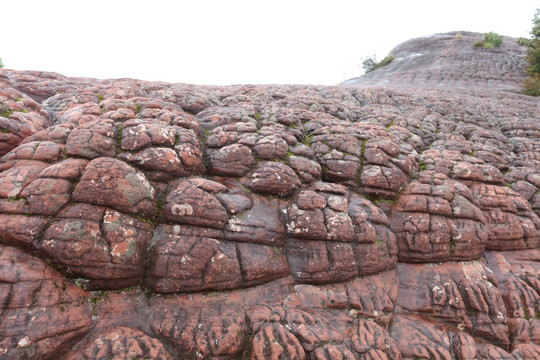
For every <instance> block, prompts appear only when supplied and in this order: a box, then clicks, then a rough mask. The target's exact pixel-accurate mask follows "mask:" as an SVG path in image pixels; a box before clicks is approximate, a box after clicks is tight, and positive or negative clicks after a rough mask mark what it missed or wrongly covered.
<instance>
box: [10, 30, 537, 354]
mask: <svg viewBox="0 0 540 360" xmlns="http://www.w3.org/2000/svg"><path fill="white" fill-rule="evenodd" d="M480 36H481V35H479V34H472V33H463V36H462V37H456V34H455V33H450V34H439V35H436V36H432V37H428V38H422V39H416V40H411V41H410V42H407V43H404V44H402V45H400V46H399V47H398V48H396V49H397V50H396V53H395V54H394V55H396V59H395V60H394V61H393V62H392V63H391V64H390V65H389V66H388V67H387V68H382V69H380V70H377V71H374V72H372V73H370V74H368V75H366V76H365V77H363V78H361V79H360V80H354V81H351V82H349V84H353V83H355V84H357V85H359V86H334V87H326V86H303V85H295V86H293V85H288V86H281V85H272V86H256V85H236V86H226V87H216V86H195V85H187V84H168V83H163V82H147V81H139V80H131V79H120V80H96V79H87V78H69V77H65V76H62V75H59V74H54V73H44V72H37V71H12V70H6V69H2V70H0V358H1V359H10V360H11V359H60V358H66V359H132V358H135V359H144V358H150V359H261V360H262V359H267V360H274V359H275V360H277V359H329V360H330V359H332V360H341V359H388V360H391V359H422V358H426V359H463V360H465V359H516V360H521V359H540V355H539V354H540V331H539V329H540V248H539V246H540V219H539V215H540V116H539V114H540V102H539V101H538V99H537V98H532V97H528V96H524V95H520V94H518V93H517V89H518V87H519V79H521V78H522V76H523V74H522V72H521V71H522V70H521V66H522V57H523V54H524V52H523V50H522V49H520V48H519V47H517V45H515V44H514V43H513V42H512V41H514V40H513V39H511V38H505V39H504V42H503V45H502V46H501V48H499V49H497V50H493V51H491V52H489V51H488V50H483V49H477V48H473V47H472V39H473V38H475V37H480ZM469 42H470V44H469ZM415 54H416V55H415ZM414 59H416V60H414Z"/></svg>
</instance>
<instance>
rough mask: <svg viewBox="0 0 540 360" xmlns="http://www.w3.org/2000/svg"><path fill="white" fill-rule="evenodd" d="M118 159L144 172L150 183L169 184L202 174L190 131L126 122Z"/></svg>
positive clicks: (195, 140)
mask: <svg viewBox="0 0 540 360" xmlns="http://www.w3.org/2000/svg"><path fill="white" fill-rule="evenodd" d="M120 144H121V146H120V149H119V150H118V151H119V154H118V156H117V157H118V158H119V159H121V160H125V161H127V162H129V163H132V164H134V165H136V166H137V167H139V168H140V169H141V170H143V171H144V172H145V174H146V176H147V177H148V178H149V179H151V180H156V181H168V180H173V179H175V178H179V177H189V176H191V175H194V174H198V173H200V172H202V153H201V151H200V149H199V140H198V138H197V136H196V135H195V133H194V132H193V130H191V129H184V128H181V127H178V126H169V125H167V124H163V123H155V122H152V121H150V120H139V119H136V120H128V121H126V122H125V123H124V124H123V128H122V137H121V140H120Z"/></svg>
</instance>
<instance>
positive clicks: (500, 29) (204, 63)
mask: <svg viewBox="0 0 540 360" xmlns="http://www.w3.org/2000/svg"><path fill="white" fill-rule="evenodd" d="M537 8H540V0H514V1H508V0H504V1H500V0H479V1H475V0H452V1H436V0H430V1H424V0H408V1H405V0H395V1H394V0H382V1H375V0H371V1H360V0H357V1H345V0H343V1H341V0H333V1H329V0H327V1H318V0H310V1H304V0H288V1H282V0H273V1H262V0H251V1H247V0H246V1H241V0H206V1H205V0H193V1H165V0H151V1H149V0H143V1H139V0H129V1H127V0H126V1H124V0H92V1H82V0H81V1H75V0H66V1H60V0H47V1H45V0H0V12H1V13H2V16H1V19H2V20H1V23H2V34H1V35H0V43H1V46H0V58H1V59H2V61H3V63H4V65H5V67H6V68H9V69H19V70H43V71H55V72H58V73H61V74H64V75H67V76H84V77H96V78H102V79H103V78H122V77H131V78H137V79H143V80H161V81H167V82H183V83H193V84H215V85H228V84H321V85H334V84H337V83H340V82H341V81H343V80H345V79H349V78H352V77H356V76H359V75H360V74H361V73H362V72H363V70H362V68H361V66H360V65H361V62H362V58H363V57H366V56H369V55H373V54H375V55H377V58H378V59H379V60H380V59H382V58H383V57H384V56H386V55H387V54H388V53H389V52H390V50H391V49H392V48H393V47H394V46H396V45H398V44H399V43H401V42H403V41H406V40H409V39H412V38H416V37H421V36H427V35H431V34H435V33H442V32H448V31H476V32H482V33H483V32H489V31H493V32H496V33H498V34H500V35H507V36H514V37H520V36H522V37H527V38H529V37H530V34H529V32H530V30H531V28H532V18H533V16H534V13H535V10H536V9H537Z"/></svg>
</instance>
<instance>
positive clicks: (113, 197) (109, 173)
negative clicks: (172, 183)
mask: <svg viewBox="0 0 540 360" xmlns="http://www.w3.org/2000/svg"><path fill="white" fill-rule="evenodd" d="M72 199H73V201H76V202H84V203H90V204H95V205H103V206H109V207H112V208H114V209H117V210H119V211H122V212H125V213H129V214H137V215H142V216H144V217H147V218H151V217H152V216H153V215H154V200H155V190H154V188H153V187H152V185H151V184H150V182H149V181H148V180H147V179H146V178H145V176H144V175H143V174H142V173H141V172H139V171H137V170H136V169H134V168H133V167H131V166H129V165H128V164H126V163H125V162H123V161H120V160H117V159H113V158H107V157H104V158H97V159H94V160H92V161H90V162H89V163H88V165H87V166H86V169H85V171H84V174H83V176H82V177H81V180H80V181H79V183H78V184H77V185H76V186H75V190H74V191H73V194H72Z"/></svg>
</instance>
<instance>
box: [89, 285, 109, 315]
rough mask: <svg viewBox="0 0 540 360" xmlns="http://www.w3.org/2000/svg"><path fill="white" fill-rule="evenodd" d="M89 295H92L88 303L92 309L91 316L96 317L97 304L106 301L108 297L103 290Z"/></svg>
mask: <svg viewBox="0 0 540 360" xmlns="http://www.w3.org/2000/svg"><path fill="white" fill-rule="evenodd" d="M91 294H92V297H91V298H90V299H89V300H88V301H89V302H90V306H91V307H92V315H94V316H97V314H98V310H97V308H98V306H99V304H101V303H102V302H103V301H105V300H108V299H109V295H108V294H107V293H106V292H105V291H103V290H100V291H92V292H91Z"/></svg>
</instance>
